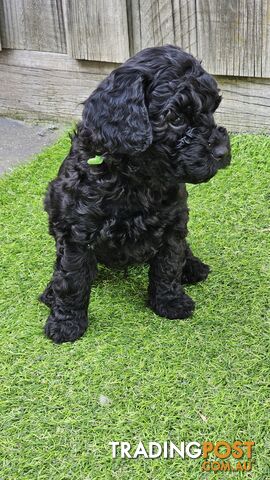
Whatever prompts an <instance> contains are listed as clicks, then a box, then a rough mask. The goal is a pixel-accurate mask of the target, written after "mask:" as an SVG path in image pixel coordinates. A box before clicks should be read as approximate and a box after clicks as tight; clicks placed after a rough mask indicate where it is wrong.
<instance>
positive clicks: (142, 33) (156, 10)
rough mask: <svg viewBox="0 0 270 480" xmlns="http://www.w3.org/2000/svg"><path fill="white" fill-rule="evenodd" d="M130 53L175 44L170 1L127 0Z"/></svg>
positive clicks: (172, 11) (172, 10)
mask: <svg viewBox="0 0 270 480" xmlns="http://www.w3.org/2000/svg"><path fill="white" fill-rule="evenodd" d="M128 11H129V18H130V25H131V28H132V52H133V53H135V52H138V51H139V50H141V49H142V48H146V47H153V46H157V45H164V44H166V43H175V35H174V32H175V29H174V9H173V3H172V1H171V0H163V1H157V0H129V1H128Z"/></svg>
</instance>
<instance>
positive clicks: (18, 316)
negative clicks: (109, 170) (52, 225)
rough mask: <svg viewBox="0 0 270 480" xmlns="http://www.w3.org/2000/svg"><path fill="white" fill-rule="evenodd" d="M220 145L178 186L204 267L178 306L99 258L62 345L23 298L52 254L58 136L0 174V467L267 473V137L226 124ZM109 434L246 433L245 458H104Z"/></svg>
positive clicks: (23, 475)
mask: <svg viewBox="0 0 270 480" xmlns="http://www.w3.org/2000/svg"><path fill="white" fill-rule="evenodd" d="M232 147H233V162H232V165H231V167H230V168H229V169H227V170H224V171H222V172H220V173H219V174H218V175H217V176H216V177H215V178H214V179H213V180H212V181H211V182H209V183H208V184H204V185H198V186H189V192H190V197H189V200H190V210H191V212H190V224H189V231H190V233H189V239H190V243H191V245H192V247H193V250H194V252H195V253H196V254H197V255H198V256H200V257H201V259H202V260H204V261H205V262H207V263H209V264H210V265H211V267H212V273H211V275H210V276H209V278H208V279H207V281H206V282H204V283H202V284H198V285H194V286H188V287H187V288H186V291H187V293H188V294H189V295H191V296H192V297H193V298H194V300H195V301H196V311H195V314H194V316H193V317H192V319H189V320H186V321H171V320H166V319H162V318H159V317H158V316H156V315H155V314H154V313H152V311H150V310H149V309H147V308H146V307H145V300H146V289H147V268H146V267H136V268H132V269H130V271H129V275H128V277H127V278H125V277H124V276H123V275H122V274H121V273H119V272H118V273H117V272H111V271H109V270H107V269H105V268H102V267H101V268H100V273H99V277H98V279H97V281H96V283H95V287H94V288H93V295H92V302H91V311H90V326H89V329H88V331H87V333H86V334H85V335H84V337H83V338H82V339H81V340H79V341H77V342H75V343H74V344H62V345H54V344H53V343H51V341H49V340H48V339H46V338H45V337H44V335H43V325H44V323H45V320H46V316H47V314H48V310H47V308H46V307H45V306H44V305H42V304H40V303H39V302H38V301H37V297H38V295H39V293H41V292H42V290H43V288H44V286H45V284H46V283H47V281H48V280H49V278H50V274H51V272H52V264H53V261H54V244H53V240H52V238H51V237H49V235H48V234H47V217H46V214H45V213H44V212H43V209H42V199H43V195H44V192H45V189H46V185H47V183H48V181H49V180H50V179H52V178H53V177H54V176H55V174H56V172H57V170H58V167H59V165H60V163H61V160H62V159H63V157H64V155H65V153H66V152H67V151H68V148H69V140H68V137H67V136H66V137H64V138H62V139H60V140H59V141H58V143H57V144H56V145H54V146H53V147H51V148H49V149H47V150H46V151H45V152H43V153H41V154H40V155H39V156H38V157H36V158H35V159H34V160H33V161H31V162H30V163H29V164H27V165H24V166H21V167H19V168H18V169H16V170H15V171H14V172H13V173H12V174H11V175H9V176H6V177H4V178H3V179H2V180H1V182H0V204H1V220H0V222H1V278H0V281H1V284H2V285H1V299H0V316H1V337H0V344H1V361H0V372H1V379H0V381H1V387H0V388H1V397H0V422H1V430H0V435H1V437H0V438H1V447H0V448H1V450H2V451H1V462H2V466H1V468H0V478H1V480H26V479H27V480H68V479H71V480H103V479H104V480H110V479H120V480H137V479H138V480H144V479H150V480H171V479H179V480H180V479H181V480H198V479H199V480H201V479H207V480H210V479H215V480H225V479H227V478H228V479H233V480H236V479H238V478H239V479H240V478H241V479H242V478H248V479H253V480H268V479H270V462H269V451H267V448H268V449H269V445H270V439H269V431H270V422H269V418H270V409H269V407H270V402H269V383H270V381H269V379H270V376H269V374H270V371H269V370H270V365H269V306H267V302H268V300H269V283H268V282H269V272H270V264H269V231H270V230H269V208H268V206H269V195H270V194H269V184H270V169H269V160H270V159H269V155H270V137H267V136H264V135H259V136H252V135H234V136H233V137H232ZM267 170H268V174H267ZM120 440H121V441H129V442H130V443H131V444H132V445H136V444H138V442H139V441H140V440H142V441H143V442H144V443H145V444H147V443H148V442H149V441H158V442H163V441H165V440H171V441H173V442H174V443H175V444H179V443H180V442H181V441H197V442H203V441H207V440H211V441H213V442H215V441H218V440H226V441H228V442H234V441H235V440H242V441H247V440H253V441H255V443H256V445H255V448H254V455H253V458H252V460H253V461H254V465H253V469H252V471H251V472H246V473H239V472H238V473H229V472H226V473H217V474H214V473H211V472H209V473H203V472H202V470H201V464H202V458H198V459H193V460H192V459H185V460H182V459H181V458H175V459H164V458H160V459H155V460H150V459H148V460H147V459H143V458H139V459H137V460H134V459H131V460H128V459H121V458H116V459H112V453H111V447H110V445H109V442H110V441H120Z"/></svg>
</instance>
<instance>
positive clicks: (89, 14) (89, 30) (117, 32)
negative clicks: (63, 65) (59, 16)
mask: <svg viewBox="0 0 270 480" xmlns="http://www.w3.org/2000/svg"><path fill="white" fill-rule="evenodd" d="M63 1H64V11H65V22H66V31H67V45H68V53H69V54H70V55H71V56H72V57H74V58H78V59H85V60H87V59H88V60H96V61H104V62H123V61H124V60H126V59H127V58H128V57H129V36H128V20H127V9H126V1H125V0H91V1H88V0H63Z"/></svg>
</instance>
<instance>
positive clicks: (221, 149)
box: [212, 145, 229, 160]
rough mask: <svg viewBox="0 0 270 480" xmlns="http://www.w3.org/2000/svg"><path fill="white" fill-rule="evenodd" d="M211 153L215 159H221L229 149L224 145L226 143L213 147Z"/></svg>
mask: <svg viewBox="0 0 270 480" xmlns="http://www.w3.org/2000/svg"><path fill="white" fill-rule="evenodd" d="M212 153H213V156H214V157H215V159H216V160H222V159H223V158H224V157H226V156H227V155H228V153H229V149H228V148H227V147H226V145H219V146H217V147H214V148H213V152H212Z"/></svg>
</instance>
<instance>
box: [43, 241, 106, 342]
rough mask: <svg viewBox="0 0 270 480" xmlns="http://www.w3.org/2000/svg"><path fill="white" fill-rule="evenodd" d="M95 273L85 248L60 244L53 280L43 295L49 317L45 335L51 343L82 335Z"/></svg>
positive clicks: (89, 254)
mask: <svg viewBox="0 0 270 480" xmlns="http://www.w3.org/2000/svg"><path fill="white" fill-rule="evenodd" d="M96 271H97V266H96V259H95V256H94V254H93V252H92V250H90V249H89V248H88V247H87V245H85V244H78V243H75V242H69V241H65V242H64V244H63V253H62V255H61V257H60V258H58V260H57V264H56V269H55V272H54V275H53V279H52V281H51V284H49V286H48V287H47V289H46V290H45V292H44V293H45V294H47V297H48V293H49V298H51V302H50V303H49V306H50V307H51V314H50V315H49V317H48V320H47V323H46V325H45V333H46V335H47V336H48V337H49V338H51V339H52V340H53V341H54V342H56V343H62V342H72V341H74V340H76V339H77V338H79V337H81V336H82V335H83V333H84V332H85V330H86V328H87V325H88V316H87V311H88V304H89V297H90V289H91V284H92V282H93V280H94V278H95V276H96ZM45 303H46V302H45Z"/></svg>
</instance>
